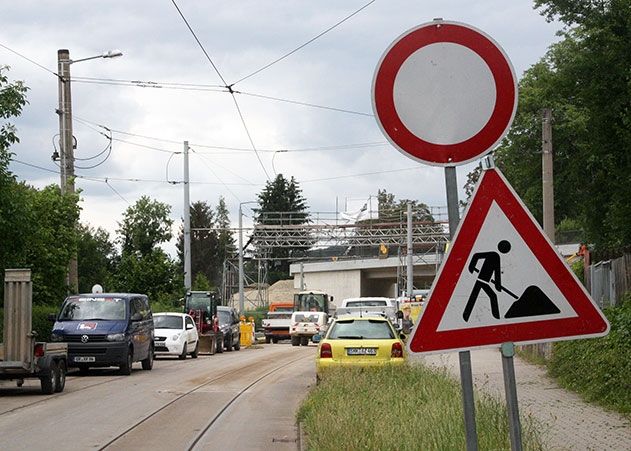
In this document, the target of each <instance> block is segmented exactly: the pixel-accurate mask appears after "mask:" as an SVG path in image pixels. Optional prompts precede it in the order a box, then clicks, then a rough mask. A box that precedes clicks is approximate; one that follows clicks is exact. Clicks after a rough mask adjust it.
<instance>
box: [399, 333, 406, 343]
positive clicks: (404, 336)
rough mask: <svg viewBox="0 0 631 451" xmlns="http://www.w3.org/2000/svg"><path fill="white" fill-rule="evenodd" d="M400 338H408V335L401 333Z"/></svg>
mask: <svg viewBox="0 0 631 451" xmlns="http://www.w3.org/2000/svg"><path fill="white" fill-rule="evenodd" d="M399 338H400V339H401V340H403V341H405V339H406V338H407V335H405V334H403V333H401V334H399Z"/></svg>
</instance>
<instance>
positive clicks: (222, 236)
mask: <svg viewBox="0 0 631 451" xmlns="http://www.w3.org/2000/svg"><path fill="white" fill-rule="evenodd" d="M215 217H216V218H217V220H216V223H217V240H218V249H217V255H218V261H219V264H220V265H221V268H223V262H224V261H225V260H226V259H230V258H233V257H234V256H235V255H236V253H237V247H236V245H235V241H234V236H233V234H232V230H231V224H230V213H229V212H228V207H227V206H226V200H225V199H224V198H223V196H220V197H219V202H218V203H217V208H216V209H215ZM220 273H221V269H220Z"/></svg>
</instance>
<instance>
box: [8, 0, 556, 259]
mask: <svg viewBox="0 0 631 451" xmlns="http://www.w3.org/2000/svg"><path fill="white" fill-rule="evenodd" d="M368 3H369V2H368V0H345V1H339V0H338V1H324V0H319V1H311V2H307V1H287V0H274V1H262V0H251V1H243V0H240V1H219V0H217V1H203V2H202V1H192V0H177V5H178V6H179V8H180V10H181V11H182V13H183V14H184V16H185V17H186V18H187V20H188V21H189V24H190V25H191V27H192V28H193V30H194V31H195V33H196V34H197V37H198V38H199V40H200V42H201V43H202V45H203V46H204V48H205V50H206V52H207V53H208V55H209V57H210V59H211V60H212V62H213V63H214V65H215V66H216V68H217V70H218V71H219V73H220V74H221V77H223V80H224V81H225V83H224V81H222V79H221V77H220V76H219V75H218V74H217V72H216V71H215V69H213V67H212V65H211V63H210V62H209V61H208V59H207V58H206V56H205V55H204V53H203V51H202V50H201V48H200V47H199V45H198V44H197V42H196V41H195V38H194V37H193V35H192V34H191V33H190V31H189V30H188V28H187V26H186V24H185V23H184V21H183V20H182V18H181V17H180V15H179V13H178V11H177V9H176V8H175V6H174V4H173V2H172V1H171V0H136V1H133V2H130V1H115V0H110V1H99V2H93V1H89V2H88V1H62V0H55V1H42V0H37V1H36V0H22V1H20V2H7V3H6V4H5V5H3V14H2V15H3V19H4V20H3V26H2V27H0V44H2V45H3V46H6V47H9V48H10V49H12V50H14V51H16V52H19V53H20V54H22V55H24V56H26V57H28V58H30V59H31V60H33V61H35V62H37V63H39V64H40V65H42V66H44V67H45V68H47V69H49V70H50V71H53V72H56V70H57V50H58V49H62V48H65V49H69V50H70V56H71V58H72V59H80V58H85V57H90V56H94V55H98V54H100V53H102V52H103V51H107V50H110V49H120V50H121V51H122V52H123V53H124V56H122V57H120V58H115V59H95V60H91V61H85V62H78V63H75V64H73V65H72V66H71V73H72V76H73V77H92V78H98V79H101V80H103V79H111V80H130V81H131V80H134V81H145V82H157V83H161V85H160V86H162V87H161V88H152V87H138V86H125V85H120V84H105V83H97V84H95V83H80V82H74V83H73V84H72V101H73V115H74V119H75V120H74V135H75V137H76V139H77V149H76V153H75V156H76V157H77V158H90V157H93V156H94V155H97V154H99V152H101V151H102V150H103V149H105V148H106V147H107V144H108V140H107V139H106V138H105V137H104V136H102V135H101V134H99V133H97V131H98V130H101V131H103V129H101V128H99V127H98V125H96V124H100V125H103V126H106V127H108V128H110V129H111V130H114V132H113V134H112V137H113V138H114V141H113V143H112V152H111V155H110V156H109V158H108V159H107V160H106V161H104V162H103V163H102V164H100V165H98V167H96V168H92V169H79V167H80V166H84V167H87V166H91V165H94V164H97V163H100V162H101V161H103V158H96V159H92V160H77V162H76V166H77V169H76V172H77V174H79V175H83V176H85V177H91V178H95V179H98V180H87V179H78V180H77V187H78V188H80V189H81V190H82V194H81V196H82V202H81V207H82V213H81V221H82V222H84V223H89V224H90V225H92V226H95V227H96V226H101V227H103V228H105V229H106V230H108V231H110V233H111V234H112V235H114V231H115V229H116V228H117V222H118V221H120V219H121V215H122V213H123V211H124V210H125V209H126V208H127V207H128V206H129V205H131V204H133V203H134V202H135V201H136V200H137V199H138V198H139V197H140V196H142V195H149V196H151V197H152V198H154V199H157V200H159V201H161V202H165V203H167V204H169V205H171V207H172V217H173V218H174V219H175V220H176V224H177V225H178V226H179V224H180V218H181V216H182V210H183V194H182V185H181V184H169V183H167V176H168V179H169V180H171V181H180V180H181V179H182V156H181V154H176V155H173V154H172V152H181V151H182V147H183V145H182V142H183V141H184V140H188V141H189V142H190V145H191V148H192V149H193V151H194V153H191V156H190V179H191V201H192V202H193V201H198V200H203V201H206V202H208V203H210V204H211V205H212V206H213V207H214V206H215V205H216V204H217V201H218V199H219V196H223V197H224V198H225V199H226V202H227V204H228V207H229V209H230V213H231V217H232V220H233V223H235V224H236V222H237V220H238V218H237V211H238V205H239V203H240V202H247V201H253V200H255V199H256V195H257V193H259V192H260V191H261V189H262V188H263V186H264V184H265V181H266V180H267V176H266V173H267V175H269V177H271V178H273V177H274V176H275V174H277V173H282V174H283V175H285V176H286V177H290V176H294V177H295V178H296V180H298V182H299V183H300V186H301V187H302V189H303V194H304V196H305V197H306V199H307V202H308V205H309V207H310V209H311V211H312V212H333V211H335V209H336V202H337V205H338V206H339V209H340V210H343V209H344V206H345V205H346V203H347V200H353V201H356V200H357V199H366V198H368V196H370V195H373V196H374V195H376V194H377V190H379V189H385V190H387V191H388V192H390V193H393V194H395V196H396V198H397V199H402V198H409V199H417V200H419V201H420V202H424V203H426V204H428V205H430V206H444V205H446V198H445V184H444V170H443V168H440V167H431V166H426V165H422V164H419V163H417V162H415V161H413V160H411V159H409V158H406V157H405V156H403V155H401V154H400V153H399V152H398V151H396V150H395V149H394V148H393V147H392V146H391V145H390V144H388V143H387V141H386V139H385V138H384V136H383V134H382V133H381V131H380V129H379V127H378V126H377V123H376V121H375V118H374V117H373V116H372V106H371V83H372V78H373V73H374V70H375V66H376V64H377V62H378V61H379V59H380V57H381V55H382V53H383V52H384V50H385V49H386V48H387V47H388V46H389V45H390V43H391V42H392V41H393V40H394V39H395V38H397V37H398V36H399V35H401V34H402V33H403V32H404V31H406V30H407V29H410V28H412V27H415V26H417V25H419V24H422V23H424V22H428V21H430V20H432V19H433V18H435V17H442V18H444V19H445V20H453V21H459V22H465V23H468V24H471V25H473V26H475V27H477V28H479V29H481V30H483V31H485V32H486V33H487V34H489V35H490V36H492V37H493V38H494V39H495V40H496V41H497V42H498V43H499V44H500V45H501V46H502V47H503V48H504V50H505V51H506V53H507V54H508V56H509V57H510V59H511V60H512V63H513V66H514V68H515V72H516V74H517V76H518V78H521V76H522V74H523V72H524V71H525V70H526V69H528V68H529V67H530V66H531V65H532V64H534V63H536V62H537V61H538V60H539V59H540V58H541V57H542V56H543V55H544V54H545V52H546V49H547V48H548V46H549V45H550V44H551V43H553V42H555V41H556V40H557V37H556V36H555V33H556V31H558V30H559V29H560V25H559V24H558V23H551V24H550V23H547V22H546V21H545V20H544V18H543V17H541V16H540V15H539V14H538V12H537V11H535V10H533V5H532V1H528V0H511V1H506V0H478V1H476V2H470V1H465V0H440V1H439V0H436V1H422V0H415V1H410V0H376V1H374V2H372V3H371V4H370V5H368V6H367V7H366V8H365V9H363V10H362V11H360V12H359V13H357V14H356V15H354V16H353V17H351V18H350V19H348V20H347V21H345V22H344V23H342V24H341V25H339V26H337V27H336V28H334V29H333V30H331V31H329V32H328V33H326V34H324V35H323V36H321V37H319V38H318V39H316V40H314V41H313V42H311V43H309V44H308V45H306V46H305V47H304V48H302V49H300V50H298V51H296V52H295V53H293V54H291V55H290V56H288V57H287V58H285V59H283V60H282V61H280V62H278V63H276V64H274V65H272V66H271V67H269V68H267V69H265V70H262V71H261V72H259V73H257V74H254V75H252V76H250V77H249V78H246V79H244V80H242V81H239V80H241V79H242V78H243V77H247V76H248V75H250V74H252V73H253V72H255V71H257V70H258V69H260V68H262V67H264V66H265V65H267V64H268V63H270V62H272V61H274V60H276V59H277V58H279V57H281V56H283V55H285V54H287V53H288V52H290V51H292V50H294V49H296V48H297V47H299V46H301V45H302V44H305V43H306V42H307V41H309V40H310V39H312V38H314V37H315V36H317V35H318V34H320V33H322V32H323V31H325V30H327V29H328V28H330V27H331V26H333V25H334V24H336V23H337V22H339V21H341V20H342V19H344V18H345V17H347V16H348V15H350V14H352V13H353V12H355V11H357V10H358V9H360V8H361V7H362V6H364V5H366V4H368ZM0 64H2V65H9V66H11V71H10V73H9V77H10V78H11V79H13V80H15V79H18V80H23V81H24V82H25V83H26V84H27V85H28V86H29V88H30V89H29V92H28V101H29V104H28V105H27V106H26V107H25V109H24V111H23V114H22V116H21V117H20V118H18V119H16V120H14V121H13V122H14V124H15V125H16V126H17V129H18V134H19V137H20V140H21V142H20V144H18V145H15V146H13V148H12V151H13V152H14V153H15V157H14V158H15V159H17V160H20V161H22V162H26V163H29V164H33V165H36V166H40V167H42V168H46V169H48V170H49V171H57V173H54V172H47V171H46V170H43V169H37V168H33V167H29V166H25V165H23V164H20V163H17V162H13V163H12V164H11V167H10V168H11V170H12V171H13V172H14V173H15V174H17V176H18V178H19V179H20V180H24V181H26V182H28V183H30V184H32V185H34V186H37V187H43V186H46V185H48V184H52V183H55V184H57V183H59V174H58V167H57V166H56V165H55V164H54V163H53V161H52V160H51V155H52V153H53V146H54V143H56V142H57V139H58V138H56V137H55V135H56V134H57V133H58V130H59V123H58V117H57V115H56V114H55V108H57V103H58V90H57V79H56V77H55V76H54V75H53V74H52V73H50V72H48V71H46V70H45V69H43V68H41V67H38V66H37V65H35V64H33V63H31V62H29V61H26V60H24V59H23V58H20V57H19V56H17V55H16V54H14V53H12V52H10V51H8V50H7V49H6V48H3V47H0ZM235 82H236V84H235V85H234V89H235V90H238V91H240V92H241V94H237V95H236V96H235V98H236V100H237V102H238V105H239V108H240V111H241V113H242V115H243V118H244V122H245V124H246V126H247V130H248V131H249V134H250V137H251V140H252V142H253V143H254V146H255V147H256V149H258V150H259V152H258V158H257V155H256V154H255V153H254V151H253V150H252V144H251V142H250V140H249V139H248V135H247V134H246V131H245V128H244V126H243V124H242V122H241V119H240V117H239V114H238V112H237V109H236V107H235V103H234V101H233V99H232V97H231V95H230V94H229V93H225V92H216V91H215V90H213V89H216V88H207V87H206V86H222V85H225V84H232V83H235ZM114 83H118V82H114ZM184 84H191V85H204V86H203V87H199V86H198V87H191V86H184ZM184 87H185V88H187V89H182V88H184ZM172 88H178V89H172ZM190 88H194V89H190ZM209 89H210V90H209ZM220 90H221V89H217V91H220ZM250 94H256V95H257V96H267V97H275V98H280V99H287V100H291V101H297V102H303V103H309V104H313V105H319V106H324V107H331V108H336V109H341V110H345V112H342V111H335V110H330V109H323V108H314V107H309V106H304V105H297V104H292V103H287V102H280V101H275V100H270V99H265V98H262V97H257V96H252V95H250ZM358 113H361V114H358ZM122 132H124V133H122ZM135 135H143V136H147V137H151V138H155V139H148V138H144V137H140V136H135ZM143 146H144V147H143ZM147 146H148V147H147ZM217 147H218V148H217ZM305 149H310V150H305ZM313 149H315V150H313ZM275 150H276V151H277V150H288V152H274V151H275ZM106 154H107V152H106ZM104 155H105V154H104ZM259 158H260V162H259ZM474 164H475V163H471V164H468V165H464V166H460V167H459V168H458V185H459V187H460V188H462V186H463V185H464V182H465V181H466V174H467V173H468V172H469V171H470V170H471V169H472V167H473V165H474ZM106 178H107V179H108V180H107V183H106V182H105V179H106ZM120 179H139V180H141V181H126V180H120ZM462 196H463V193H462V191H461V193H460V197H462ZM244 211H246V213H248V214H250V212H249V210H248V209H247V208H245V206H244ZM246 222H247V220H246ZM171 250H172V247H171Z"/></svg>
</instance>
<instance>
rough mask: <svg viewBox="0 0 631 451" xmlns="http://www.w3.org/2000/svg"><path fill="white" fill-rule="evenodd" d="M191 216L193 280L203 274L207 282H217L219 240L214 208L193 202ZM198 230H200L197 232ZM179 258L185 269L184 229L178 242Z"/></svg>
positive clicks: (181, 228) (206, 204)
mask: <svg viewBox="0 0 631 451" xmlns="http://www.w3.org/2000/svg"><path fill="white" fill-rule="evenodd" d="M190 215H191V280H196V279H197V277H198V275H199V274H203V275H204V277H205V278H206V280H207V281H211V282H215V283H216V281H217V274H218V271H217V267H218V265H219V263H218V261H219V258H218V252H219V247H218V238H217V230H216V229H215V214H214V212H213V210H212V207H211V206H210V205H209V204H208V203H207V202H203V201H198V202H193V203H192V204H191V207H190ZM195 229H198V230H195ZM177 250H178V258H179V260H180V264H181V265H182V267H184V228H183V227H180V233H179V235H178V240H177Z"/></svg>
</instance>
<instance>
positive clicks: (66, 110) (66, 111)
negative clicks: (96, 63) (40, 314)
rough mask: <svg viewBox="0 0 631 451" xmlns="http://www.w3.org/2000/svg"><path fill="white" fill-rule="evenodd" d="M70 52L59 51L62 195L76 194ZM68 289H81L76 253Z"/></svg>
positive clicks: (71, 259)
mask: <svg viewBox="0 0 631 451" xmlns="http://www.w3.org/2000/svg"><path fill="white" fill-rule="evenodd" d="M71 63H72V60H71V59H70V52H69V51H68V50H67V49H60V50H58V51H57V73H58V76H59V77H58V79H59V83H58V85H59V108H58V109H57V114H58V115H59V158H60V163H61V164H60V176H61V180H60V188H61V194H62V195H63V194H74V193H75V184H74V178H75V177H74V176H75V174H74V138H73V135H72V98H71V94H70V64H71ZM67 282H68V287H69V289H70V292H71V293H76V292H77V291H78V289H79V267H78V264H77V253H76V252H74V253H73V254H72V256H71V257H70V261H69V262H68V279H67Z"/></svg>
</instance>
